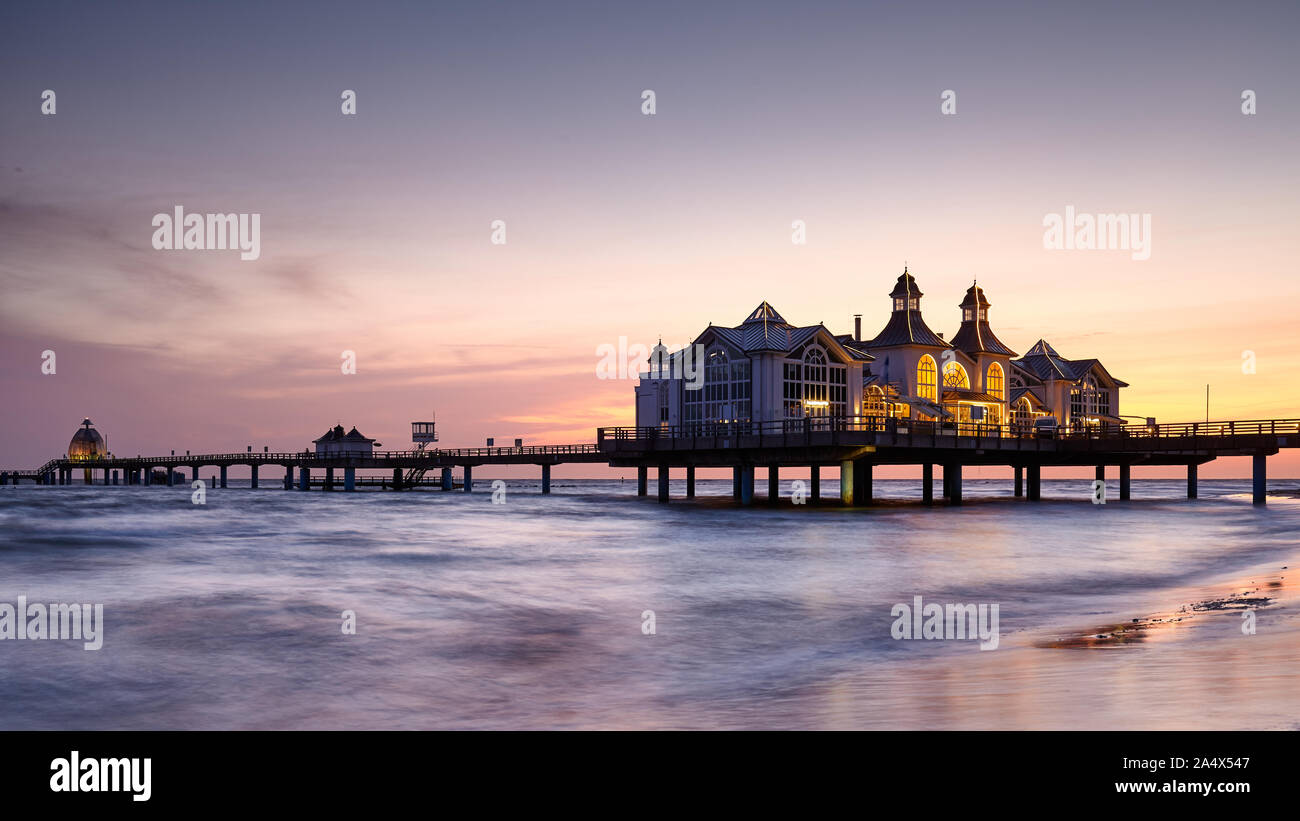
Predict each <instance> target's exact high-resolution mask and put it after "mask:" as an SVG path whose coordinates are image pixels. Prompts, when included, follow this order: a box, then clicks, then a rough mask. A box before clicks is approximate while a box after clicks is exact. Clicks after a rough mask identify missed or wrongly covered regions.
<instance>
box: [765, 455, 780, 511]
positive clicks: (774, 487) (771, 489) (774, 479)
mask: <svg viewBox="0 0 1300 821" xmlns="http://www.w3.org/2000/svg"><path fill="white" fill-rule="evenodd" d="M780 500H781V469H780V468H778V467H777V466H776V465H768V466H767V503H768V504H769V505H775V504H776V503H777V502H779V501H780Z"/></svg>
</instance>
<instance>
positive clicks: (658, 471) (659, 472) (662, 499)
mask: <svg viewBox="0 0 1300 821" xmlns="http://www.w3.org/2000/svg"><path fill="white" fill-rule="evenodd" d="M655 478H656V479H658V480H659V503H660V504H667V502H668V466H667V465H660V466H659V467H657V468H655Z"/></svg>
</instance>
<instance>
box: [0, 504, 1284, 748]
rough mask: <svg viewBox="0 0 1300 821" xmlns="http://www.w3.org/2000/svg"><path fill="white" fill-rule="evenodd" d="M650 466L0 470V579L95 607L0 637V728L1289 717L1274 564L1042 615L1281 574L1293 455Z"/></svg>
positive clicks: (1063, 723) (976, 723)
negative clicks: (959, 484) (1098, 491)
mask: <svg viewBox="0 0 1300 821" xmlns="http://www.w3.org/2000/svg"><path fill="white" fill-rule="evenodd" d="M673 484H674V487H673V495H674V497H676V498H675V501H674V503H673V504H670V505H667V506H663V505H659V504H656V503H655V502H654V501H653V499H650V500H644V499H637V498H636V497H635V483H634V482H627V483H620V482H618V481H563V480H561V481H556V482H555V488H554V493H553V494H552V495H550V496H547V497H543V496H541V495H540V494H539V493H538V488H537V484H536V483H535V482H525V481H518V480H511V481H510V482H509V485H508V488H507V496H506V499H507V501H506V504H504V505H494V504H492V502H491V490H490V487H489V486H488V484H487V483H484V484H482V485H481V491H476V492H475V493H473V494H464V493H460V492H453V493H440V492H437V491H433V490H420V491H415V492H406V493H400V494H399V493H391V492H379V491H361V492H357V493H354V494H346V495H345V494H343V493H324V492H321V491H319V490H317V491H313V492H310V493H301V492H297V491H294V492H286V491H283V490H277V489H266V488H263V489H261V490H257V491H253V490H250V489H248V488H246V487H245V488H237V487H231V488H229V489H227V490H224V491H223V490H213V491H210V492H209V494H208V497H207V504H206V505H205V506H201V507H200V506H195V505H192V504H191V503H190V491H189V489H188V488H186V487H176V488H170V489H169V488H158V487H155V488H139V487H77V486H74V487H67V488H41V487H35V486H31V485H23V486H20V487H17V488H14V487H3V488H0V601H7V602H10V603H14V602H16V598H17V596H18V595H20V594H21V595H26V596H27V597H28V599H29V601H42V602H89V603H102V604H103V605H104V618H105V623H106V638H105V641H104V646H103V649H102V650H99V651H97V652H88V651H85V650H83V649H81V644H80V643H78V642H53V641H44V642H36V641H0V688H2V689H3V692H4V694H5V698H4V699H3V700H0V729H113V728H203V729H225V728H394V729H396V728H518V727H523V728H533V727H538V728H588V727H629V728H642V727H643V728H676V727H698V728H736V727H751V728H764V727H775V728H797V727H810V728H835V727H843V728H914V727H917V728H919V727H927V728H939V729H944V728H982V727H989V728H997V727H1009V728H1010V727H1030V728H1032V727H1082V728H1101V727H1119V728H1137V727H1155V728H1164V727H1171V728H1199V727H1224V728H1227V727H1244V728H1296V727H1300V663H1298V662H1300V641H1298V640H1297V637H1298V636H1300V630H1297V624H1296V619H1295V612H1296V611H1295V608H1294V607H1292V606H1290V603H1289V600H1288V598H1287V597H1288V595H1289V591H1291V590H1292V588H1290V587H1289V585H1290V581H1289V580H1285V581H1283V582H1277V581H1274V582H1273V585H1274V588H1275V594H1273V598H1274V601H1273V602H1272V603H1271V605H1270V606H1269V607H1266V608H1264V609H1262V610H1260V612H1259V617H1258V625H1259V629H1258V632H1257V634H1256V635H1254V636H1243V635H1242V633H1241V631H1240V629H1239V627H1240V623H1241V618H1240V613H1238V612H1224V613H1208V614H1205V615H1203V616H1198V617H1197V618H1196V619H1193V620H1189V621H1188V622H1185V623H1181V622H1180V623H1179V624H1178V625H1177V626H1176V627H1171V629H1169V630H1162V631H1154V632H1152V633H1151V634H1150V635H1149V636H1148V637H1146V638H1144V639H1143V640H1141V641H1135V642H1130V643H1126V644H1124V645H1123V646H1112V647H1107V648H1089V649H1078V648H1063V647H1059V646H1051V645H1050V644H1049V643H1047V642H1048V640H1050V639H1051V638H1052V637H1059V636H1064V635H1068V634H1072V633H1079V632H1080V631H1084V632H1086V631H1087V630H1088V629H1090V628H1097V627H1098V626H1099V625H1106V624H1111V623H1115V622H1120V621H1128V620H1129V619H1131V618H1138V617H1146V616H1149V615H1151V614H1154V613H1159V612H1166V611H1171V610H1176V609H1177V608H1178V607H1180V606H1181V605H1183V604H1187V603H1190V602H1192V601H1196V600H1199V599H1200V598H1205V597H1211V596H1214V595H1219V594H1223V593H1225V592H1229V591H1235V592H1243V591H1244V590H1245V589H1246V588H1245V587H1243V585H1245V584H1247V583H1249V582H1254V581H1256V579H1257V577H1258V580H1259V582H1260V583H1262V582H1263V578H1264V576H1266V575H1268V574H1270V573H1274V574H1276V575H1278V576H1279V577H1285V576H1286V575H1287V572H1288V571H1285V570H1281V568H1282V567H1283V566H1288V567H1290V568H1294V567H1295V566H1296V561H1297V558H1298V554H1300V549H1297V536H1296V534H1297V530H1300V502H1298V501H1297V500H1296V499H1295V498H1294V496H1295V495H1296V492H1297V489H1300V482H1296V481H1287V480H1280V481H1276V482H1273V483H1272V484H1271V485H1270V491H1276V492H1278V494H1279V495H1278V497H1277V498H1271V499H1270V504H1269V505H1268V506H1267V507H1266V508H1263V509H1261V508H1256V507H1252V506H1251V505H1250V504H1249V497H1248V492H1249V488H1248V484H1247V483H1246V482H1216V481H1204V482H1202V483H1201V498H1200V499H1199V500H1197V501H1188V500H1186V499H1184V498H1182V496H1183V495H1184V492H1185V484H1184V483H1183V482H1181V481H1169V482H1162V481H1137V482H1135V483H1134V497H1135V501H1134V502H1131V503H1124V504H1121V503H1116V502H1114V501H1113V500H1112V502H1111V503H1110V504H1106V505H1093V504H1090V503H1089V502H1088V495H1089V490H1090V484H1091V482H1090V481H1081V480H1074V481H1060V482H1054V481H1046V482H1044V496H1045V497H1047V500H1046V501H1044V502H1041V503H1038V504H1030V503H1027V502H1012V501H1010V500H1009V498H1008V497H1009V495H1010V493H1009V483H1008V482H1007V481H981V480H973V481H972V480H967V482H966V484H965V487H966V499H967V504H966V505H964V506H963V507H961V508H942V507H937V508H932V509H926V508H922V507H920V506H919V505H916V504H915V503H914V502H910V501H908V502H905V501H902V500H914V499H917V498H919V495H920V488H919V483H918V482H909V481H897V482H894V481H877V483H876V490H877V495H878V496H880V497H883V498H884V499H885V500H886V501H885V503H884V504H882V505H880V506H877V507H873V508H870V509H866V510H860V509H859V510H853V509H842V508H822V509H813V508H810V507H794V506H792V505H789V504H788V503H786V504H784V505H783V506H781V507H779V508H776V509H767V508H764V507H761V506H757V507H755V508H752V509H740V508H737V507H735V506H733V504H732V503H731V500H730V498H729V495H730V482H729V481H708V480H704V481H701V482H700V483H699V487H700V493H701V494H702V498H700V499H697V500H696V501H694V502H689V503H688V502H684V501H682V500H681V499H680V498H679V497H680V496H681V494H682V492H683V488H682V487H680V485H679V483H677V482H674V483H673ZM762 484H763V483H762V482H761V481H760V485H762ZM1112 484H1114V483H1112ZM1114 491H1115V488H1112V493H1114ZM837 492H838V491H837V490H836V485H835V483H834V482H829V481H828V482H823V493H825V494H826V495H828V496H834V495H835V494H836V493H837ZM760 493H761V488H760ZM995 497H996V498H995ZM891 499H893V500H897V501H892V502H891V501H890V500H891ZM914 595H922V596H924V597H925V599H926V600H927V601H936V602H962V603H966V602H969V603H980V602H984V603H997V604H999V608H1000V628H1001V646H1000V648H999V649H998V650H996V651H992V652H981V651H980V650H979V649H978V646H977V645H976V644H975V643H973V642H968V641H967V642H963V641H948V642H939V641H928V642H927V641H896V640H894V639H893V638H892V637H891V635H890V626H891V624H892V622H893V618H892V617H891V615H890V610H891V607H892V606H893V605H894V604H895V603H899V602H909V603H910V602H911V601H912V597H913V596H914ZM344 610H352V611H355V613H356V614H357V623H358V630H357V634H356V635H354V636H347V635H343V633H342V631H341V629H340V625H341V613H342V611H344ZM646 610H652V611H654V614H655V621H656V634H655V635H653V636H649V635H644V634H643V633H642V613H643V611H646Z"/></svg>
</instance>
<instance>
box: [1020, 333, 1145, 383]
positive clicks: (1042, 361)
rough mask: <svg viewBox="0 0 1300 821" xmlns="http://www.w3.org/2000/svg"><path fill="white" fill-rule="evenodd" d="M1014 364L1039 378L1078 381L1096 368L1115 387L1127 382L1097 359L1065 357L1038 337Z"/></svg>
mask: <svg viewBox="0 0 1300 821" xmlns="http://www.w3.org/2000/svg"><path fill="white" fill-rule="evenodd" d="M1012 364H1013V365H1016V366H1018V367H1020V368H1022V369H1024V370H1026V371H1029V372H1030V373H1032V374H1034V375H1035V376H1037V377H1038V378H1039V379H1067V380H1069V381H1071V382H1078V381H1079V380H1080V379H1082V378H1083V377H1084V376H1086V375H1087V374H1088V372H1089V371H1091V370H1094V369H1095V370H1096V371H1097V372H1098V373H1099V374H1100V375H1101V376H1102V377H1103V378H1104V379H1106V380H1108V381H1110V382H1112V383H1114V385H1115V387H1117V388H1127V387H1128V383H1127V382H1123V381H1121V380H1119V379H1116V378H1115V377H1113V376H1111V375H1110V372H1109V371H1107V370H1106V368H1105V366H1103V365H1102V364H1101V361H1100V360H1097V359H1066V358H1065V357H1063V356H1061V355H1060V354H1059V353H1057V352H1056V349H1055V348H1053V347H1052V346H1051V345H1049V344H1047V341H1046V340H1043V339H1040V340H1038V341H1037V342H1035V343H1034V346H1033V347H1032V348H1030V349H1029V351H1028V352H1027V353H1026V354H1025V355H1024V356H1022V357H1021V358H1020V359H1017V360H1014V361H1013V362H1012Z"/></svg>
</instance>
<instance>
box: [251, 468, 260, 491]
mask: <svg viewBox="0 0 1300 821" xmlns="http://www.w3.org/2000/svg"><path fill="white" fill-rule="evenodd" d="M259 467H261V465H253V466H252V468H253V482H252V488H253V490H257V469H258V468H259Z"/></svg>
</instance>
